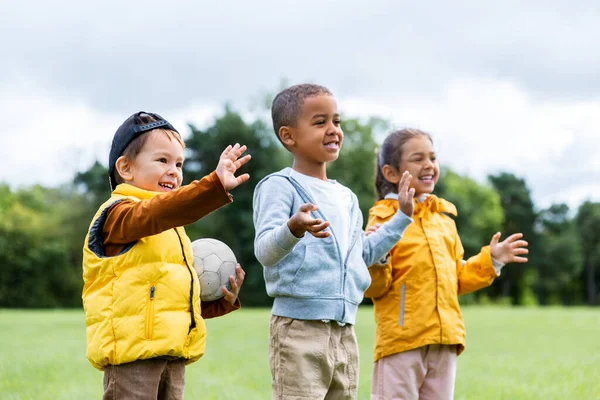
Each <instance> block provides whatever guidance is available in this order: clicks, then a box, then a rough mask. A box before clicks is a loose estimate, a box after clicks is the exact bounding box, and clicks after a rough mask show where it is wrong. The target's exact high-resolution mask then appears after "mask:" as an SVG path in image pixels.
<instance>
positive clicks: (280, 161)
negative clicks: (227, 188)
mask: <svg viewBox="0 0 600 400" xmlns="http://www.w3.org/2000/svg"><path fill="white" fill-rule="evenodd" d="M342 128H343V130H344V133H345V138H344V145H343V148H342V151H341V154H340V158H339V159H338V160H337V161H336V162H334V163H332V164H331V165H330V166H329V167H328V176H329V177H330V178H333V179H336V180H338V181H339V182H341V183H343V184H344V185H346V186H348V187H350V188H351V189H352V190H353V191H354V192H355V193H356V194H357V196H358V199H359V202H360V205H361V210H362V212H363V215H364V216H365V220H366V216H367V213H368V210H369V208H370V207H371V206H372V204H373V202H374V199H375V196H374V190H373V179H374V171H375V154H376V149H377V142H376V140H375V135H376V133H377V132H382V131H385V130H386V129H387V128H388V124H387V123H386V121H384V120H381V119H377V118H371V119H368V120H364V119H357V118H345V119H344V121H343V122H342ZM189 129H190V134H189V136H188V137H187V139H186V143H187V149H186V158H187V160H186V162H185V165H184V183H189V182H190V181H192V180H194V179H200V178H202V177H203V176H205V175H206V174H208V173H210V172H211V171H212V170H213V169H214V168H215V166H216V165H217V161H218V157H219V155H220V154H221V151H222V149H223V148H225V147H226V146H227V145H228V144H230V143H235V142H239V143H243V144H246V145H247V146H248V148H249V149H250V150H249V152H250V153H251V154H252V161H251V162H250V163H248V164H247V165H246V166H244V167H243V171H242V172H248V173H249V174H250V177H251V178H250V181H249V182H247V183H246V184H244V185H243V186H242V187H240V188H238V189H236V190H235V191H234V192H233V198H234V204H232V205H229V206H227V207H224V208H222V209H220V210H218V211H216V212H214V213H212V214H211V215H209V216H207V217H206V218H203V219H202V220H200V221H199V222H197V223H195V224H192V225H190V226H188V227H187V228H186V230H187V233H188V236H189V237H190V238H191V239H192V240H195V239H198V238H201V237H211V238H216V239H219V240H222V241H224V242H225V243H227V244H228V245H229V246H230V247H231V248H232V249H233V251H234V252H235V254H236V256H237V257H238V260H239V261H240V262H241V264H242V266H243V268H244V269H245V270H246V272H247V274H246V281H245V283H244V287H243V289H242V292H241V294H240V298H241V301H242V302H243V303H244V304H245V305H247V306H267V305H270V304H271V301H270V299H269V297H268V296H267V294H266V292H265V288H264V281H263V276H262V266H261V265H260V264H259V263H258V261H257V260H256V259H255V257H254V251H253V241H254V227H253V224H252V195H253V189H254V187H255V186H256V184H257V183H258V182H259V180H260V179H262V178H263V177H264V176H266V175H267V174H269V173H271V172H273V171H277V170H279V169H281V168H283V167H286V166H289V165H290V163H291V156H290V154H289V153H287V151H285V150H284V149H283V147H282V146H281V145H280V144H279V142H278V141H277V139H276V137H275V135H274V133H273V131H272V128H271V126H270V124H269V123H267V122H266V121H265V120H264V119H262V118H260V117H253V119H252V120H250V121H248V119H247V118H246V119H244V118H242V115H241V113H240V112H236V111H235V110H232V109H230V108H229V107H225V109H224V111H223V113H222V115H220V116H218V117H216V118H215V121H214V123H213V124H212V125H211V126H209V127H208V128H206V129H204V130H202V129H198V128H196V127H195V126H193V125H190V126H189ZM435 194H437V195H438V196H440V197H443V198H445V199H447V200H449V201H451V202H452V203H454V204H455V205H456V206H457V208H458V211H459V215H458V216H457V218H456V223H457V225H458V229H459V233H460V236H461V239H462V241H463V245H464V248H465V257H469V256H472V255H475V254H477V253H478V252H479V250H480V248H481V246H483V245H486V244H488V243H489V240H490V238H491V237H492V235H493V234H494V233H495V232H497V231H502V232H503V235H504V237H506V236H508V235H509V234H511V233H514V232H523V233H524V235H525V238H526V239H527V240H528V242H529V243H530V245H529V249H530V254H529V262H528V263H527V264H525V265H512V266H508V267H507V268H505V269H503V271H502V275H501V276H500V277H499V278H498V279H497V280H496V281H495V282H494V283H493V284H492V285H491V286H490V287H489V288H486V289H484V290H482V291H480V292H478V293H475V294H471V295H467V296H463V298H462V301H463V302H465V303H469V302H480V303H484V302H506V303H510V304H518V305H527V304H541V305H553V304H562V305H581V304H588V305H597V304H598V299H599V294H600V293H599V288H600V271H599V272H597V271H598V269H599V264H600V229H599V228H600V203H597V202H590V201H587V202H584V203H583V204H581V205H580V206H579V207H578V209H577V210H570V209H569V207H568V206H567V205H566V204H553V205H551V206H550V207H548V208H546V209H542V210H538V209H536V207H535V205H534V203H533V201H532V199H531V195H530V191H529V188H528V187H527V183H526V182H525V180H524V179H523V178H521V177H518V176H515V175H514V174H512V173H510V172H501V173H498V174H495V175H490V176H489V177H488V179H487V181H486V182H485V183H479V182H477V181H475V180H473V179H471V178H469V177H468V176H461V175H460V174H458V173H456V172H454V171H452V170H451V169H449V168H445V167H444V165H443V163H442V175H441V178H440V182H439V183H438V185H437V187H436V190H435ZM109 195H110V188H109V184H108V178H107V169H106V166H105V164H104V163H101V162H96V163H95V164H93V165H92V166H91V167H90V168H89V169H88V170H86V171H82V172H79V173H77V174H76V175H75V176H74V178H73V180H72V182H69V183H67V184H63V185H61V186H59V187H42V186H40V185H35V186H30V187H23V188H18V189H11V187H9V186H8V185H7V184H0V266H1V267H0V307H11V308H34V307H35V308H46V307H80V306H81V288H82V286H83V282H82V277H81V259H82V245H83V240H84V237H85V234H86V232H87V229H88V226H89V223H90V220H91V218H92V216H93V215H94V213H95V211H96V210H97V207H98V206H99V205H100V204H101V203H102V202H103V201H104V200H105V199H107V198H108V197H109Z"/></svg>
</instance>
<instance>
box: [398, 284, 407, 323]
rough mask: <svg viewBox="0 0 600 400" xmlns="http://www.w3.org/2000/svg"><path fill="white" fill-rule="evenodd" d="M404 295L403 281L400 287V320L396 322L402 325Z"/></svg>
mask: <svg viewBox="0 0 600 400" xmlns="http://www.w3.org/2000/svg"><path fill="white" fill-rule="evenodd" d="M405 295H406V283H403V284H402V286H401V287H400V321H399V322H398V324H399V325H400V326H404V299H405Z"/></svg>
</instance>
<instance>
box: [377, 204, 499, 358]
mask: <svg viewBox="0 0 600 400" xmlns="http://www.w3.org/2000/svg"><path fill="white" fill-rule="evenodd" d="M397 210H398V201H397V200H395V199H384V200H380V201H378V202H377V203H375V205H374V206H373V208H371V210H370V212H369V221H368V226H371V225H374V224H378V223H384V222H386V221H387V220H388V219H390V218H391V217H392V216H393V215H394V214H395V213H396V211H397ZM447 214H450V215H453V216H456V215H457V212H456V207H454V205H453V204H452V203H450V202H448V201H446V200H443V199H439V198H437V197H436V196H434V195H430V196H428V197H427V198H426V199H425V200H424V201H423V202H422V203H421V202H419V201H417V200H416V199H415V211H414V215H413V219H414V222H413V223H412V224H411V225H409V226H408V228H407V229H406V231H405V232H404V236H403V237H402V239H400V241H399V242H398V243H397V244H396V245H395V246H394V247H393V248H392V250H391V251H390V253H389V258H388V261H387V263H386V264H384V265H374V266H372V267H371V268H369V272H370V273H371V278H372V282H371V286H370V287H369V289H368V290H367V292H366V293H365V296H366V297H371V298H372V299H373V303H374V309H375V321H376V334H375V361H377V360H379V359H380V358H383V357H385V356H388V355H392V354H395V353H400V352H403V351H407V350H411V349H416V348H419V347H422V346H426V345H429V344H445V345H458V350H457V351H458V353H459V354H460V353H461V352H462V351H463V350H464V347H465V326H464V323H463V318H462V314H461V312H460V306H459V304H458V295H459V294H464V293H469V292H473V291H475V290H478V289H481V288H483V287H486V286H489V285H490V284H491V283H492V282H493V280H494V278H495V277H496V276H497V275H496V271H495V269H494V267H493V265H492V257H491V254H490V248H489V246H485V247H483V248H482V249H481V252H480V253H479V254H478V255H476V256H474V257H471V258H469V259H468V260H467V261H466V263H465V262H464V261H463V255H464V249H463V247H462V243H461V241H460V238H459V236H458V232H457V230H456V225H455V223H454V220H453V219H452V217H450V216H449V215H447Z"/></svg>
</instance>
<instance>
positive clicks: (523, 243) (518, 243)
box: [506, 239, 529, 248]
mask: <svg viewBox="0 0 600 400" xmlns="http://www.w3.org/2000/svg"><path fill="white" fill-rule="evenodd" d="M506 240H508V239H506ZM528 245H529V243H527V242H526V241H525V240H517V241H516V242H514V243H512V244H511V246H512V247H513V248H517V247H527V246H528Z"/></svg>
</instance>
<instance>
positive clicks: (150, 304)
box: [146, 285, 156, 339]
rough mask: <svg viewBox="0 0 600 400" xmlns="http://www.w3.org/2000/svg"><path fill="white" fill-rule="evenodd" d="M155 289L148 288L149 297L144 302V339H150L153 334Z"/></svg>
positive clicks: (152, 287)
mask: <svg viewBox="0 0 600 400" xmlns="http://www.w3.org/2000/svg"><path fill="white" fill-rule="evenodd" d="M155 291H156V288H155V287H154V285H152V286H150V291H149V296H148V299H147V300H146V339H152V335H153V334H154V294H155Z"/></svg>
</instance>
